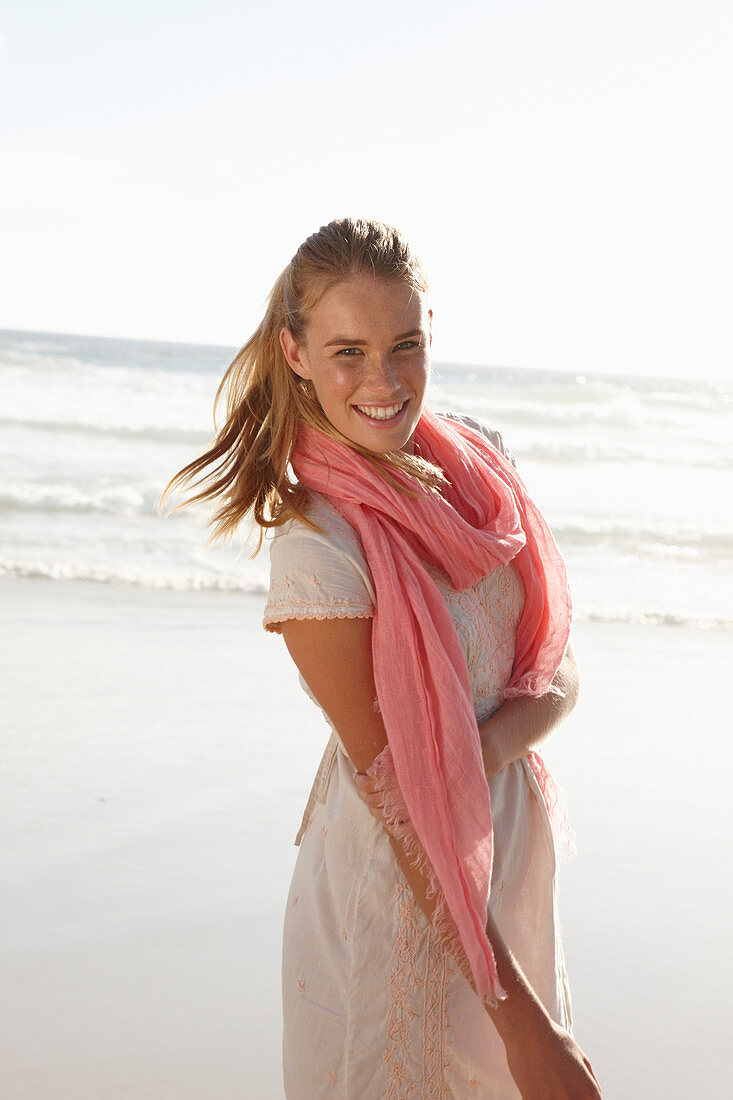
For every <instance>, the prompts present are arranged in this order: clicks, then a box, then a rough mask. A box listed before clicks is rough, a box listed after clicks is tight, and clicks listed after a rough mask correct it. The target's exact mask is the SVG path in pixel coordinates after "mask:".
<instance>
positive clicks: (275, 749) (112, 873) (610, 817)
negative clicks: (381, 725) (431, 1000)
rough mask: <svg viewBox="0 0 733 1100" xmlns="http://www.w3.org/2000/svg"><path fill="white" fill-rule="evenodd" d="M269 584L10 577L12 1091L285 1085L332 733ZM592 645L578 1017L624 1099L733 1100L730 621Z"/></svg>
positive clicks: (564, 765)
mask: <svg viewBox="0 0 733 1100" xmlns="http://www.w3.org/2000/svg"><path fill="white" fill-rule="evenodd" d="M263 602H264V601H263V597H261V596H246V595H240V594H235V595H232V594H225V593H190V592H189V593H180V592H172V591H148V590H141V589H134V588H129V589H125V588H113V587H108V586H104V585H96V584H79V583H72V582H68V583H62V582H48V583H44V582H33V581H3V582H0V624H1V630H2V635H1V637H2V641H1V642H0V675H1V676H2V681H3V685H4V686H3V691H2V743H3V748H2V753H3V769H2V779H1V781H0V782H1V783H2V792H1V800H0V805H1V807H2V809H1V810H0V813H1V815H2V822H1V824H2V835H3V853H4V859H3V862H2V872H1V876H2V889H3V896H4V898H5V904H4V906H3V916H2V937H1V939H0V951H1V952H2V960H3V974H4V979H3V983H2V995H1V996H2V1001H1V1007H0V1033H2V1040H1V1042H2V1050H1V1052H0V1095H2V1096H3V1097H8V1100H72V1098H73V1100H102V1098H105V1100H106V1098H107V1097H115V1098H116V1097H131V1098H136V1100H143V1098H145V1100H147V1098H150V1100H153V1098H155V1100H161V1098H168V1097H170V1098H171V1100H173V1098H175V1100H212V1098H213V1100H227V1098H230V1097H231V1098H246V1100H250V1098H252V1100H281V1097H282V1088H281V1084H280V1009H279V1003H280V994H279V951H280V928H281V912H282V907H283V903H284V898H285V895H286V892H287V887H288V880H289V875H290V869H291V868H292V864H293V860H294V857H295V849H294V847H293V845H292V839H293V834H294V832H295V830H296V828H297V825H298V823H299V815H300V812H301V810H302V807H303V803H304V801H305V797H306V795H307V791H308V785H309V782H310V779H311V775H312V772H313V770H314V768H315V765H316V763H317V761H318V758H319V756H320V751H321V748H322V745H323V742H324V740H325V727H324V725H323V723H322V721H321V720H320V718H319V716H318V713H317V712H316V710H315V708H313V707H312V706H311V705H310V704H309V703H308V701H307V700H306V698H305V696H303V694H302V692H301V690H300V688H299V686H298V683H297V678H296V675H295V673H294V670H293V668H292V666H291V665H290V663H289V659H288V658H287V654H286V653H285V650H284V646H283V644H282V642H281V640H280V639H279V638H277V637H273V636H270V635H266V634H265V633H264V631H262V630H261V627H260V618H261V611H262V605H263ZM575 647H576V652H577V653H578V657H579V661H580V664H581V670H582V675H583V692H582V698H581V702H580V704H579V706H578V708H577V710H576V712H575V714H574V715H573V716H572V717H571V719H570V720H569V722H568V723H566V725H565V727H564V729H563V730H562V731H560V733H559V734H558V735H557V736H556V737H555V739H554V740H553V742H552V743H551V745H550V747H549V749H548V752H547V756H548V759H549V760H550V762H551V764H552V765H553V766H554V767H555V770H556V772H557V774H558V776H559V777H560V779H561V781H562V782H563V784H564V786H565V787H566V788H567V790H568V794H569V798H570V807H571V813H572V818H573V823H574V825H575V828H576V832H577V834H578V839H579V854H578V857H577V859H576V860H575V861H574V862H573V863H570V864H568V865H566V866H565V867H564V868H563V870H562V874H561V897H562V902H561V912H562V916H563V927H564V930H565V939H566V953H567V959H568V968H569V972H570V979H571V987H572V990H573V997H574V1010H575V1018H576V1031H577V1035H578V1038H579V1039H580V1041H581V1043H583V1045H584V1046H585V1047H586V1048H587V1050H588V1053H589V1055H590V1056H591V1059H592V1061H593V1064H594V1067H595V1068H596V1071H597V1073H598V1076H599V1078H600V1079H601V1081H602V1083H603V1084H604V1086H605V1095H606V1096H607V1097H609V1098H610V1100H626V1098H628V1100H634V1098H637V1097H644V1096H647V1095H660V1096H664V1097H665V1100H675V1098H679V1100H682V1098H688V1097H689V1096H690V1095H701V1096H705V1097H706V1100H707V1098H715V1097H718V1096H720V1097H723V1096H724V1095H727V1089H728V1084H727V1082H728V1081H729V1073H730V1067H729V1066H727V1065H725V1064H724V1062H723V1059H724V1058H725V1057H726V1056H725V1054H724V1053H723V1052H724V1051H725V1049H726V1046H727V1043H725V1042H723V1030H724V1023H723V1021H724V1020H725V1019H726V1015H727V1014H726V1009H725V1005H726V1003H727V996H728V993H727V991H728V989H729V987H730V981H731V977H732V975H731V960H730V957H729V956H730V952H729V950H728V939H729V931H728V930H729V927H730V915H731V914H730V886H729V882H728V876H727V874H726V870H725V869H726V868H727V867H728V866H729V865H730V854H731V841H730V831H731V830H730V826H731V820H730V810H729V807H728V805H727V803H728V798H727V791H726V790H725V789H720V788H719V787H718V785H717V784H716V782H715V780H716V778H717V776H718V774H719V773H721V772H722V773H723V774H725V772H724V768H725V764H724V762H725V761H726V759H727V755H724V752H723V750H724V748H725V747H727V746H725V745H724V739H725V738H726V733H725V731H726V728H727V727H728V726H729V718H728V715H727V698H726V695H727V677H728V676H729V675H730V673H729V669H730V664H731V662H730V658H731V652H732V650H733V637H732V636H731V635H730V634H722V633H717V634H716V633H712V632H711V633H705V632H701V631H691V630H677V629H674V628H651V627H626V626H624V627H615V626H608V625H594V624H579V625H578V626H577V627H576V630H575ZM702 685H705V686H704V688H703V686H702ZM726 1030H727V1028H726Z"/></svg>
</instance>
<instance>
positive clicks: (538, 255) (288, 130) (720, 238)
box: [0, 0, 733, 380]
mask: <svg viewBox="0 0 733 1100" xmlns="http://www.w3.org/2000/svg"><path fill="white" fill-rule="evenodd" d="M731 56H733V5H731V4H730V2H729V0H721V2H713V0H693V2H690V0H681V2H675V0H614V3H612V4H610V3H608V2H607V0H604V2H602V3H601V2H596V0H562V2H556V0H515V2H512V0H501V2H496V0H482V2H478V3H474V2H463V3H462V2H460V0H457V2H455V3H454V4H452V5H451V6H450V7H449V6H448V5H447V4H446V3H437V2H435V0H420V2H414V0H370V2H369V3H368V4H366V3H361V2H358V3H348V2H347V0H341V2H335V0H313V2H312V3H311V4H303V3H302V2H298V0H292V2H287V3H286V2H282V0H269V2H264V0H263V2H259V3H252V2H249V0H244V2H242V0H238V2H228V0H209V2H207V3H190V2H188V3H187V2H186V0H176V2H172V0H170V2H169V0H144V2H140V0H126V2H125V3H124V4H122V3H116V2H114V0H112V2H106V3H104V4H100V3H99V2H98V0H94V2H88V0H77V2H73V0H70V2H69V3H68V4H65V5H60V4H58V3H57V2H56V0H23V3H20V2H16V3H15V4H14V5H12V6H6V7H5V9H4V11H0V102H2V104H3V107H2V113H1V115H0V156H1V163H0V328H6V329H23V330H32V331H36V330H38V331H50V332H75V333H89V334H94V335H109V336H119V337H135V338H149V339H159V340H177V341H185V342H201V343H215V344H229V345H234V344H241V343H242V342H243V341H244V340H245V339H246V338H247V337H248V336H249V334H250V332H251V331H252V329H253V327H254V326H255V325H256V323H257V321H258V319H259V316H260V314H261V308H262V304H263V302H264V300H265V298H266V296H267V293H268V292H269V289H270V287H271V286H272V283H273V282H274V280H275V278H276V277H277V275H278V274H279V272H280V271H281V270H282V268H283V267H284V266H285V264H286V263H287V262H288V260H289V259H290V257H291V256H292V254H293V252H294V251H295V250H296V248H297V246H298V245H299V244H300V242H301V241H302V240H304V239H305V237H307V236H308V235H309V234H310V233H311V232H313V230H315V229H316V228H317V227H318V226H319V225H322V224H324V223H325V222H327V221H330V220H331V219H332V218H334V217H343V216H345V215H353V216H362V217H376V218H379V219H381V220H383V221H388V222H391V223H393V224H396V225H398V226H400V228H402V229H403V230H404V231H405V232H406V233H407V234H408V236H409V237H410V239H411V241H412V243H413V244H414V246H415V248H416V249H417V251H418V253H419V254H420V255H421V257H422V259H423V261H424V263H425V266H426V267H427V270H428V274H429V276H430V279H431V295H432V298H431V304H432V306H433V309H434V313H435V319H434V356H435V358H436V359H437V360H439V361H446V360H450V361H453V362H462V363H480V364H493V365H502V366H516V367H522V366H526V367H535V368H547V369H568V370H572V371H576V372H582V373H588V372H595V371H614V372H621V373H643V374H657V375H682V376H685V377H696V376H699V377H705V378H723V379H731V380H733V335H732V328H733V326H732V325H731V303H732V302H733V264H732V259H733V213H732V211H731V200H730V196H731V195H732V194H733V151H732V145H733V143H731V140H730V134H731V129H732V127H731V122H732V120H731V105H732V104H733V65H731V62H730V58H731Z"/></svg>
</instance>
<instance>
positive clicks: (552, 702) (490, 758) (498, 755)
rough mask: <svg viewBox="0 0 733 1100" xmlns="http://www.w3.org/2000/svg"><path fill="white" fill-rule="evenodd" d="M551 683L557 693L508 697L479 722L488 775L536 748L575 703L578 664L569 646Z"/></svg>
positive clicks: (577, 685) (577, 684)
mask: <svg viewBox="0 0 733 1100" xmlns="http://www.w3.org/2000/svg"><path fill="white" fill-rule="evenodd" d="M552 683H553V686H554V687H555V688H557V689H559V691H560V692H562V694H561V695H560V694H557V693H556V692H554V691H553V692H547V694H546V695H539V696H530V695H522V696H519V698H516V699H508V700H507V701H506V703H503V704H502V706H501V707H500V708H499V710H498V711H496V713H495V714H492V716H491V718H487V719H486V721H485V722H482V723H481V724H480V725H479V728H478V729H479V734H480V737H481V752H482V755H483V758H484V770H485V772H486V775H487V777H488V778H491V776H492V775H496V773H497V772H498V771H501V769H502V768H505V767H506V766H507V764H511V763H513V761H515V760H519V759H520V758H521V757H522V756H526V754H527V753H528V752H530V751H531V750H532V749H536V748H538V747H539V746H540V745H541V744H542V742H543V741H544V740H545V739H546V738H547V737H548V736H549V734H550V733H551V732H552V730H553V729H555V727H556V726H558V725H559V724H560V722H562V721H563V719H565V718H567V716H568V714H570V712H571V710H572V709H573V707H574V706H575V704H576V702H577V699H578V691H579V681H578V666H577V665H576V663H575V658H574V656H573V653H572V650H571V649H570V646H568V649H567V652H566V654H565V658H564V660H563V663H562V664H561V665H560V668H559V669H558V671H557V673H556V675H555V678H554V680H553V681H552Z"/></svg>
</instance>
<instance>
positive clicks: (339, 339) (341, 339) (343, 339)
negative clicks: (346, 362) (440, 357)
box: [323, 328, 422, 348]
mask: <svg viewBox="0 0 733 1100" xmlns="http://www.w3.org/2000/svg"><path fill="white" fill-rule="evenodd" d="M410 336H422V329H421V328H414V329H412V330H411V331H410V332H403V333H401V334H400V335H399V336H395V338H394V339H395V342H396V343H399V342H400V340H407V339H408V338H409V337H410ZM366 343H367V341H366V340H355V339H351V338H350V337H349V336H334V338H333V340H329V341H328V343H327V344H324V345H323V346H324V347H325V348H332V347H334V346H335V345H337V344H348V345H349V347H353V346H355V345H357V344H358V345H361V344H366Z"/></svg>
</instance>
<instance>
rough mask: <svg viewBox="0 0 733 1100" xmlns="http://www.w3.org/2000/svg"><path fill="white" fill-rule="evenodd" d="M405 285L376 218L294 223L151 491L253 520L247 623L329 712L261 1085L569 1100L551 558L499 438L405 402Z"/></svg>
mask: <svg viewBox="0 0 733 1100" xmlns="http://www.w3.org/2000/svg"><path fill="white" fill-rule="evenodd" d="M427 289H428V288H427V281H426V279H425V275H424V272H423V270H422V268H421V266H420V264H419V262H418V260H417V259H416V257H415V255H414V253H413V252H412V251H411V249H410V246H409V244H408V243H407V242H406V240H405V239H404V238H403V237H402V235H401V234H400V233H399V232H398V231H397V230H395V229H393V228H392V227H390V226H386V225H383V224H382V223H379V222H368V221H358V220H352V219H343V220H340V221H335V222H332V223H330V224H329V225H327V226H324V227H323V228H322V229H320V230H319V231H318V232H317V233H314V234H313V235H312V236H311V237H309V238H308V240H306V241H305V242H304V243H303V244H302V245H301V246H300V248H299V249H298V251H297V252H296V254H295V256H294V257H293V259H292V261H291V262H290V264H289V265H288V267H287V268H286V269H285V271H284V272H283V273H282V275H281V276H280V278H279V279H278V281H277V283H276V284H275V287H274V289H273V291H272V293H271V295H270V299H269V303H268V307H267V311H266V315H265V318H264V320H263V322H262V324H261V325H260V327H259V328H258V329H257V331H256V332H255V334H254V335H253V336H252V338H251V339H250V340H249V341H248V343H247V344H245V346H244V347H243V348H242V350H241V351H240V353H239V354H238V355H237V357H236V358H235V360H234V361H233V363H232V364H231V366H230V368H229V370H228V371H227V373H226V375H225V377H224V379H223V381H222V385H221V387H220V391H219V394H218V395H217V399H218V398H219V397H220V396H222V395H224V394H225V395H226V401H227V418H226V422H225V423H224V426H223V427H222V429H221V431H220V432H219V434H218V436H217V438H216V440H215V442H214V445H213V446H212V448H211V449H210V450H209V451H207V452H206V454H204V455H202V456H201V458H199V459H198V460H197V461H195V462H192V463H191V464H190V465H189V466H187V467H185V468H184V469H183V470H182V471H180V473H179V474H177V475H176V477H175V478H174V479H173V481H172V482H171V485H170V486H169V489H170V488H173V487H177V486H180V485H182V484H185V483H187V482H191V481H192V480H194V479H198V480H196V481H195V485H196V486H197V487H198V492H196V493H195V495H194V496H193V497H192V498H191V499H193V500H199V499H211V500H215V501H216V502H217V503H218V509H217V511H216V513H215V516H214V530H215V534H219V535H224V534H227V533H230V532H232V531H234V529H235V528H236V526H237V525H238V523H239V522H240V521H241V520H242V519H244V518H245V517H246V516H248V515H250V514H253V515H254V519H255V521H256V522H257V524H259V526H260V530H261V532H265V531H267V530H268V529H270V528H273V529H274V537H273V539H272V542H271V551H270V560H271V587H270V596H269V599H268V602H267V607H266V609H265V620H264V625H265V627H266V629H268V630H271V631H276V632H278V633H281V634H282V636H283V638H284V639H285V643H286V645H287V648H288V650H289V652H290V654H291V656H292V658H293V660H294V662H295V664H296V666H297V667H298V669H299V671H300V674H301V682H302V684H303V687H304V689H305V691H306V692H307V694H308V695H309V696H310V697H311V699H312V700H313V701H314V702H315V703H316V705H318V706H319V707H320V708H321V709H322V711H323V713H324V716H325V717H326V720H327V722H328V723H329V725H330V727H331V730H332V736H331V740H330V742H329V745H328V747H327V749H326V753H325V755H324V758H323V761H322V763H321V767H320V768H319V772H318V775H317V777H316V782H315V784H314V787H313V791H312V793H311V798H310V800H309V803H308V806H307V808H306V813H305V816H304V820H303V825H302V827H301V830H300V833H299V835H298V838H297V839H298V842H299V844H300V849H299V853H298V859H297V864H296V868H295V872H294V876H293V882H292V886H291V891H290V896H289V900H288V905H287V911H286V915H285V930H284V954H283V1006H284V1073H285V1091H286V1095H287V1097H288V1100H318V1098H319V1097H333V1096H338V1097H350V1098H351V1097H353V1098H354V1100H384V1098H389V1100H402V1098H407V1097H421V1098H422V1100H426V1098H433V1097H435V1098H437V1097H440V1098H448V1097H450V1098H456V1100H458V1098H464V1097H465V1098H469V1097H471V1098H473V1097H481V1098H483V1100H490V1098H491V1100H500V1098H501V1100H504V1098H506V1100H509V1098H510V1097H511V1098H516V1097H518V1096H521V1097H524V1100H570V1098H572V1100H585V1098H588V1100H590V1098H596V1097H598V1096H600V1090H599V1088H598V1085H597V1082H596V1080H595V1077H594V1075H593V1072H592V1070H591V1067H590V1064H589V1062H588V1060H587V1059H586V1058H585V1056H584V1054H583V1052H582V1051H581V1050H580V1048H579V1047H578V1046H577V1044H576V1043H575V1041H574V1040H573V1038H572V1036H571V1032H570V1028H571V1018H570V1000H569V993H568V987H567V981H566V975H565V967H564V961H563V953H562V946H561V943H560V938H559V925H558V921H557V913H556V903H555V848H554V843H553V835H552V831H551V815H552V813H553V811H554V804H555V800H554V794H553V787H552V781H551V778H550V776H549V773H548V772H547V769H546V768H545V766H544V765H543V763H542V761H541V758H540V757H539V756H538V755H537V754H536V753H535V752H534V750H535V749H536V748H537V746H538V745H539V743H540V742H541V741H542V740H543V738H544V737H545V736H546V735H547V733H548V732H549V731H550V729H552V728H553V726H555V725H556V724H557V723H558V722H559V721H560V720H561V719H562V718H563V717H564V716H565V714H566V713H567V712H568V711H569V710H570V709H571V708H572V706H573V705H574V701H575V696H576V693H577V680H576V671H575V666H574V662H573V659H572V655H571V653H570V651H569V649H568V635H569V629H570V600H569V595H568V590H567V581H566V577H565V570H564V566H563V563H562V559H561V558H560V555H559V553H558V551H557V548H556V546H555V544H554V541H553V540H552V537H551V535H550V533H549V531H548V529H547V526H546V524H545V522H544V520H543V519H542V516H541V515H540V513H539V512H538V510H537V509H536V507H535V506H534V504H533V503H532V501H531V499H530V498H529V496H528V495H527V493H526V490H525V489H524V486H523V484H522V482H521V480H520V478H519V476H518V475H517V473H516V472H515V470H514V466H513V462H512V459H511V456H510V454H509V453H508V452H507V451H506V449H505V448H504V446H503V443H502V440H501V438H500V436H499V435H498V433H496V432H494V431H492V430H491V429H490V428H489V427H488V426H487V425H483V424H481V423H479V422H478V421H475V420H471V419H470V418H466V417H455V416H448V415H442V416H438V415H436V414H435V413H434V412H433V411H432V410H430V409H429V408H428V407H427V405H426V404H425V398H426V390H427V385H428V380H429V374H430V343H431V322H432V313H431V311H430V309H429V308H428V300H427ZM283 720H284V721H288V719H287V718H286V717H285V716H284V719H283ZM288 736H292V734H289V735H288ZM274 812H275V811H274Z"/></svg>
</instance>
